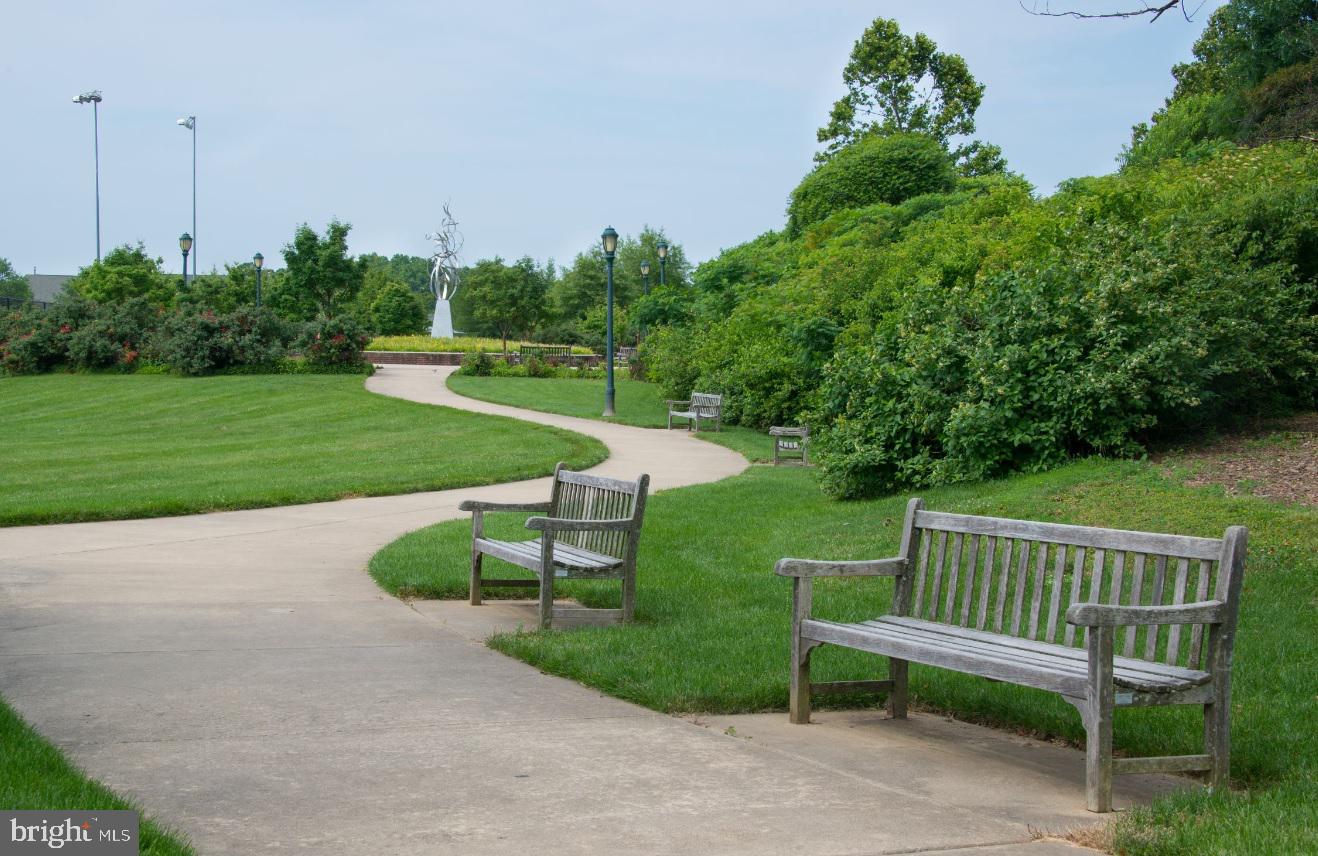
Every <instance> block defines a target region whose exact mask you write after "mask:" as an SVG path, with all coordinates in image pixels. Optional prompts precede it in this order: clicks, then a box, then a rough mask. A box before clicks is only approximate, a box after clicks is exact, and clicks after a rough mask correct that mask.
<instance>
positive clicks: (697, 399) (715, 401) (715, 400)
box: [691, 392, 723, 416]
mask: <svg viewBox="0 0 1318 856" xmlns="http://www.w3.org/2000/svg"><path fill="white" fill-rule="evenodd" d="M722 406H723V396H721V395H714V394H712V393H708V392H693V393H691V411H692V412H693V413H699V414H700V415H701V416H715V415H717V413H718V410H719V408H720V407H722Z"/></svg>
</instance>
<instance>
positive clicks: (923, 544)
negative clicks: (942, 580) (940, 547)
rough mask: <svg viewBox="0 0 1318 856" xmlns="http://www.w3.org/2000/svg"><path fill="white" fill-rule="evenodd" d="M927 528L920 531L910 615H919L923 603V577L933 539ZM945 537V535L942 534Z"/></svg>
mask: <svg viewBox="0 0 1318 856" xmlns="http://www.w3.org/2000/svg"><path fill="white" fill-rule="evenodd" d="M932 535H933V533H932V532H930V531H929V530H928V529H924V530H921V532H920V564H919V567H918V568H916V571H915V601H914V603H913V604H912V605H911V612H910V614H911V615H914V616H915V617H917V618H919V617H920V607H921V606H922V605H923V604H924V578H925V577H927V576H928V575H929V544H930V542H931V541H933V540H934V539H933V538H932V537H931V536H932ZM944 537H946V535H944Z"/></svg>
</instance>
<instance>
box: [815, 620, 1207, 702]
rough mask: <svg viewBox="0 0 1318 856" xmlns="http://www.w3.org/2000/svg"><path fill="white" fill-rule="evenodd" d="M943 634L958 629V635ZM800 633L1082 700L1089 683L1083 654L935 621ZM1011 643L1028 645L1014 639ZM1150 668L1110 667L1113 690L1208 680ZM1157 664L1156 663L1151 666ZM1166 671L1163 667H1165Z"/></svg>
mask: <svg viewBox="0 0 1318 856" xmlns="http://www.w3.org/2000/svg"><path fill="white" fill-rule="evenodd" d="M936 630H941V631H947V630H951V631H959V632H961V633H966V634H968V635H966V636H958V635H954V634H952V633H947V632H936ZM802 633H803V634H804V635H805V636H806V637H807V638H810V639H815V640H818V641H821V642H831V643H833V644H842V645H845V646H847V647H854V648H859V649H861V650H865V651H872V652H874V653H876V654H885V655H888V656H896V657H901V658H902V659H906V660H911V661H913V662H917V663H925V664H928V665H931V666H942V667H945V668H953V669H956V670H957V671H962V672H968V673H971V674H976V675H981V676H983V677H988V678H994V679H997V680H1002V681H1007V682H1010V683H1016V684H1022V685H1024V686H1031V687H1037V688H1039V689H1045V690H1051V691H1054V692H1060V693H1062V694H1063V695H1071V696H1076V695H1081V696H1083V694H1084V691H1085V687H1086V685H1087V684H1088V666H1087V660H1086V655H1085V652H1083V651H1079V650H1076V649H1072V648H1066V647H1064V646H1060V645H1049V644H1048V643H1044V642H1031V645H1032V646H1034V648H1035V649H1036V650H1033V651H1032V650H1028V649H1023V648H1019V647H1014V646H1008V645H1003V644H1000V643H1001V641H1002V638H1003V637H1001V636H1000V635H998V634H992V633H983V632H981V631H967V630H966V628H959V627H949V626H948V625H943V624H938V623H936V622H927V621H920V620H918V619H903V620H902V621H900V622H898V621H894V620H891V619H879V620H877V621H870V622H864V623H861V624H838V623H835V622H831V621H821V620H810V621H806V622H804V623H803V624H802ZM1014 641H1018V642H1020V641H1024V642H1030V640H1020V639H1016V640H1014ZM1149 665H1150V664H1146V663H1143V662H1142V661H1127V660H1126V659H1125V658H1124V657H1123V658H1119V662H1117V663H1114V682H1115V684H1116V685H1117V686H1119V687H1122V688H1126V689H1132V690H1139V691H1143V692H1155V693H1158V692H1171V691H1174V690H1179V689H1187V688H1189V687H1192V686H1197V685H1199V684H1202V683H1205V682H1207V681H1208V680H1209V676H1208V675H1207V674H1206V673H1197V674H1195V675H1194V676H1193V678H1192V679H1186V678H1183V677H1180V676H1174V675H1170V674H1165V673H1164V674H1159V673H1155V672H1150V671H1148V669H1147V666H1149ZM1153 665H1157V664H1153ZM1164 668H1166V667H1164Z"/></svg>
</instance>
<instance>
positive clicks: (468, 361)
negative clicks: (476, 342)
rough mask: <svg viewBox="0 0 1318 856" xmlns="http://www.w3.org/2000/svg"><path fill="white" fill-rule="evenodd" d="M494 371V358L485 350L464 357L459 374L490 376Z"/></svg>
mask: <svg viewBox="0 0 1318 856" xmlns="http://www.w3.org/2000/svg"><path fill="white" fill-rule="evenodd" d="M493 371H494V358H493V357H491V356H490V355H489V354H487V353H485V352H484V351H477V352H475V353H469V354H467V355H466V356H464V357H463V358H462V367H461V368H459V369H458V374H464V375H472V376H473V377H489V376H490V374H491V372H493Z"/></svg>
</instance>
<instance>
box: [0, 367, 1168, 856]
mask: <svg viewBox="0 0 1318 856" xmlns="http://www.w3.org/2000/svg"><path fill="white" fill-rule="evenodd" d="M445 374H446V373H445V372H444V371H442V370H440V371H436V370H434V369H429V368H425V369H419V368H406V367H389V368H386V369H384V370H382V371H381V372H380V373H379V374H377V375H376V376H375V377H374V378H372V379H371V380H370V381H369V382H368V386H369V388H371V389H372V390H374V391H376V392H380V393H382V394H387V395H397V396H400V397H404V398H411V399H414V400H418V401H427V402H432V403H437V404H448V405H452V406H457V407H462V408H465V409H469V410H476V411H480V412H486V413H500V414H506V415H516V416H520V417H522V418H526V419H530V420H533V421H536V422H541V423H546V424H552V425H558V426H561V427H564V428H569V429H572V430H576V431H580V432H582V433H585V434H590V435H593V436H595V437H598V438H600V439H601V440H603V441H604V442H605V443H607V444H608V445H609V447H610V450H611V452H612V456H611V457H610V459H609V460H608V461H606V462H605V463H604V464H602V465H601V466H600V467H598V468H597V470H598V471H600V472H605V473H611V474H617V475H620V476H624V477H635V475H636V474H637V473H638V472H640V471H648V472H650V473H651V474H652V476H653V479H654V483H655V486H656V487H657V488H660V489H662V488H667V487H674V486H677V485H682V484H692V483H697V482H703V481H712V480H715V479H718V478H722V477H725V476H728V475H732V474H735V473H737V472H739V471H740V470H741V469H742V468H743V467H745V465H746V464H745V461H744V460H743V459H742V458H741V457H740V456H738V455H736V454H735V453H733V452H730V451H728V450H727V449H724V448H722V447H720V446H716V445H714V444H711V443H705V442H703V441H700V440H696V439H694V438H691V437H687V436H685V435H683V434H680V433H678V432H672V433H668V432H660V431H651V430H647V429H639V428H630V427H626V426H619V425H610V424H605V423H601V422H594V421H590V420H581V419H574V418H570V417H561V416H552V415H548V414H541V413H529V412H527V411H518V410H515V409H513V408H508V407H502V406H499V405H494V404H486V403H484V402H476V401H471V400H468V399H463V398H459V397H458V396H455V395H453V394H452V393H450V392H449V391H448V390H447V389H446V388H445V387H444V385H443V379H444V376H445ZM547 484H548V481H547V480H546V479H537V480H532V481H528V482H518V483H515V484H508V485H497V486H491V487H484V488H473V489H464V490H453V491H440V492H433V493H421V494H411V495H405V496H395V497H379V498H369V499H353V500H345V501H341V502H331V503H318V504H314V505H301V506H290V507H284V508H272V509H262V510H253V511H238V512H225V513H218V514H206V515H195V516H189V517H174V518H160V519H153V520H134V521H120V522H110V523H86V524H70V525H60V526H41V527H19V528H10V529H0V695H3V696H4V697H5V698H6V699H8V700H9V701H10V702H11V703H12V704H13V705H14V707H15V708H16V709H17V710H18V712H19V713H20V714H21V715H23V716H24V717H25V718H27V719H28V721H30V722H31V723H32V724H33V725H34V726H36V728H37V729H38V730H40V731H41V732H42V733H43V734H45V735H47V736H48V737H50V738H51V739H52V740H54V741H55V742H56V743H57V744H58V745H60V746H61V747H62V748H63V749H65V751H67V752H68V753H69V754H70V756H71V757H72V759H73V760H74V761H75V762H76V763H78V764H79V765H81V766H82V767H83V768H84V769H86V770H87V771H88V773H89V774H91V775H92V776H94V777H96V778H98V779H100V780H102V781H104V782H105V783H107V784H108V785H110V786H111V787H113V788H115V789H117V790H119V791H121V792H122V793H125V794H127V795H129V796H131V797H133V798H135V799H137V800H139V801H140V802H141V804H142V805H143V806H145V807H146V809H147V810H148V811H149V812H150V813H151V814H153V815H154V816H155V817H157V818H160V819H161V820H163V821H164V822H165V823H166V824H170V825H173V826H175V827H177V828H179V829H181V830H182V831H183V832H184V833H185V834H187V835H189V836H190V837H191V838H192V840H193V841H194V842H195V844H196V845H197V849H198V851H199V852H200V853H202V854H229V853H232V854H251V853H257V852H265V851H283V850H293V849H299V850H301V851H302V852H306V853H314V854H371V856H385V854H486V853H490V854H494V853H516V852H539V853H552V854H557V853H610V854H613V853H702V854H742V853H746V854H751V853H754V854H774V853H794V854H799V853H812V854H830V853H833V854H859V853H879V852H884V853H890V852H909V851H913V850H926V851H928V850H935V851H936V850H940V849H945V848H953V847H969V846H975V845H990V846H989V847H988V849H984V850H982V851H977V852H985V853H989V852H993V853H1005V852H1013V851H1014V850H1016V849H1019V848H1021V847H1023V846H1025V842H1027V841H1028V840H1029V838H1030V834H1029V830H1028V829H1027V826H1026V824H1027V823H1029V824H1033V825H1034V826H1035V827H1036V828H1052V829H1057V828H1062V827H1067V826H1073V825H1075V824H1076V823H1079V822H1090V821H1091V818H1092V816H1089V815H1086V813H1085V812H1084V811H1083V810H1081V809H1079V808H1078V806H1081V805H1083V791H1082V788H1081V786H1080V783H1081V779H1082V776H1081V775H1080V774H1079V771H1080V770H1081V769H1082V765H1081V760H1080V757H1079V755H1078V753H1075V752H1070V751H1068V750H1060V749H1056V748H1055V747H1048V746H1044V745H1042V744H1032V743H1029V742H1027V741H1020V740H1016V739H1013V738H1007V737H1003V736H1001V735H997V734H995V733H994V732H990V731H986V730H984V729H975V728H973V727H971V726H961V725H957V724H948V723H944V722H942V721H941V720H939V719H938V718H934V717H916V718H914V719H913V720H911V721H910V722H909V723H882V724H881V725H882V726H883V727H881V728H880V727H869V723H865V722H862V721H860V720H858V719H857V718H856V717H845V716H838V715H834V716H828V715H825V716H824V717H823V719H824V720H825V724H824V725H823V726H821V727H812V728H795V729H786V728H783V727H781V723H780V720H782V719H783V717H781V716H775V717H740V718H724V719H721V720H719V723H718V727H717V728H711V727H708V726H709V723H700V722H699V721H696V722H694V723H693V722H689V721H686V720H682V719H675V718H672V717H667V716H663V715H660V714H656V713H653V712H650V711H647V710H644V709H641V708H638V707H635V706H633V705H629V704H626V703H624V702H621V701H618V700H616V699H612V698H608V697H605V696H602V695H600V694H599V693H598V692H596V691H594V690H591V689H588V688H585V687H582V686H580V685H578V684H575V683H572V682H570V681H565V680H561V679H558V678H553V677H550V676H547V675H543V674H540V673H539V672H537V671H535V670H534V669H532V668H530V667H528V666H526V665H524V664H522V663H520V662H517V661H515V660H512V659H509V658H507V657H504V656H502V655H500V654H497V653H495V652H493V651H490V650H489V649H487V648H485V647H484V646H483V645H481V644H480V643H479V638H480V636H481V635H482V633H483V632H485V631H484V630H483V629H482V627H483V626H484V625H482V622H493V623H497V622H498V621H499V620H500V619H501V617H506V610H507V609H508V607H506V606H500V607H489V608H487V607H480V608H472V607H466V606H464V605H461V604H431V605H427V606H426V607H425V608H420V609H413V608H409V606H408V605H406V604H404V603H402V602H400V601H398V600H396V599H394V598H392V597H390V596H388V595H385V594H383V593H381V592H380V591H379V590H378V589H377V588H376V587H375V585H374V583H373V582H372V581H371V579H370V578H369V577H368V576H367V575H366V574H365V573H364V572H363V568H364V566H365V564H366V562H367V560H368V559H369V558H370V556H371V554H372V553H374V552H375V551H376V550H377V549H378V548H379V547H381V546H383V545H384V544H387V543H388V542H390V541H391V540H393V539H394V538H396V537H398V536H399V535H401V534H403V533H404V532H407V531H410V530H412V529H416V528H418V527H420V526H424V525H427V524H430V523H433V522H436V521H439V520H446V519H451V518H454V517H457V516H459V515H458V512H457V505H458V502H459V501H460V500H461V499H462V498H466V497H486V498H491V499H494V498H499V499H511V498H518V499H521V498H527V499H529V498H532V497H537V498H538V497H540V496H542V495H544V494H545V492H546V490H547ZM487 609H488V610H489V611H488V612H482V610H487ZM486 616H488V618H487V617H486ZM489 626H493V624H489ZM681 656H682V652H681V651H674V652H673V657H674V660H675V661H676V660H680V658H681ZM725 720H726V721H725ZM727 729H731V730H732V732H733V733H734V734H736V735H737V736H730V735H729V734H727V733H725V731H726V730H727ZM747 735H749V736H751V737H752V738H756V737H757V735H758V739H746V737H747ZM857 741H859V744H857ZM1021 747H1024V748H1023V749H1022V748H1021ZM3 762H4V761H3V758H0V764H2V763H3ZM1128 781H1132V782H1134V783H1135V786H1136V793H1137V794H1140V795H1143V794H1145V793H1147V792H1148V791H1149V789H1150V788H1153V789H1156V788H1159V787H1162V786H1163V785H1162V784H1161V783H1158V782H1146V783H1143V784H1140V783H1139V781H1138V779H1132V780H1128ZM1008 783H1009V787H1004V785H1006V784H1008ZM972 784H973V787H972V786H971V785H972ZM1140 788H1143V790H1140ZM1028 847H1029V851H1030V852H1034V853H1040V854H1042V853H1044V852H1048V851H1050V850H1051V849H1053V848H1056V847H1061V845H1056V844H1046V843H1045V844H1031V845H1028ZM1058 852H1061V851H1060V850H1059V851H1058Z"/></svg>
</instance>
